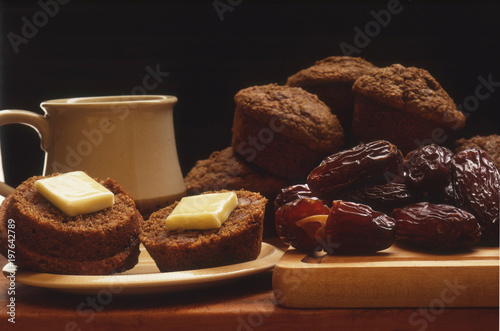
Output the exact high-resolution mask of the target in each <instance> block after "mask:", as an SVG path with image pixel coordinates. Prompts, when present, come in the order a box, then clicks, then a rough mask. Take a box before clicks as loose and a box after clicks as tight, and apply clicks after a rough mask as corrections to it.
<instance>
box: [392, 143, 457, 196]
mask: <svg viewBox="0 0 500 331" xmlns="http://www.w3.org/2000/svg"><path fill="white" fill-rule="evenodd" d="M452 159H453V152H452V151H450V150H449V149H448V148H446V147H442V146H438V145H435V144H433V145H427V146H424V147H420V148H417V149H415V150H413V151H411V152H410V153H408V154H407V155H406V157H405V159H404V162H403V165H402V174H403V177H404V178H405V183H406V184H408V186H409V187H411V188H413V189H421V190H425V191H441V190H443V189H444V188H445V187H446V186H448V185H449V184H450V167H451V160H452Z"/></svg>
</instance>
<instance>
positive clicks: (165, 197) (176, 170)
mask: <svg viewBox="0 0 500 331" xmlns="http://www.w3.org/2000/svg"><path fill="white" fill-rule="evenodd" d="M176 102H177V98H176V97H174V96H163V95H142V96H138V95H130V96H104V97H85V98H70V99H57V100H49V101H44V102H42V103H41V105H40V107H41V108H42V109H43V110H44V112H45V116H42V115H38V114H36V113H34V112H30V111H25V110H2V111H0V125H5V124H10V123H20V124H25V125H28V126H31V127H33V128H34V129H35V130H36V131H37V132H38V134H39V135H40V139H41V147H42V149H43V150H44V151H45V164H44V167H43V174H44V175H48V174H52V173H56V172H68V171H73V170H83V171H86V172H87V173H88V174H89V175H90V176H93V177H97V178H101V179H105V178H107V177H110V178H113V179H115V180H116V181H117V182H118V183H120V185H121V186H122V187H123V188H124V189H125V190H126V191H127V192H128V193H130V195H131V196H132V197H133V198H134V200H135V202H136V204H137V207H138V208H139V210H140V211H141V213H143V214H149V213H151V212H152V211H154V210H155V209H158V208H160V207H162V206H164V205H166V204H168V203H171V202H173V201H175V200H177V199H179V198H180V197H182V196H184V195H185V194H186V186H185V184H184V180H183V176H182V172H181V167H180V165H179V160H178V156H177V148H176V144H175V136H174V123H173V109H174V105H175V103H176ZM12 191H13V189H12V188H11V187H9V186H7V185H6V184H5V183H1V184H0V194H2V195H3V196H6V195H8V194H10V193H11V192H12Z"/></svg>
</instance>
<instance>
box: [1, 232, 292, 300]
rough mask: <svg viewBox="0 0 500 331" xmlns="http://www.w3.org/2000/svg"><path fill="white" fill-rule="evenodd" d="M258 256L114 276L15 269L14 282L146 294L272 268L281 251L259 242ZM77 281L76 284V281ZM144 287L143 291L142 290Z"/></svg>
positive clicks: (5, 271) (78, 290) (69, 289)
mask: <svg viewBox="0 0 500 331" xmlns="http://www.w3.org/2000/svg"><path fill="white" fill-rule="evenodd" d="M261 252H265V254H264V255H263V256H261V255H262V253H261V254H260V255H259V257H258V258H257V259H255V260H252V261H247V262H241V263H236V264H229V265H224V266H218V267H213V268H203V269H193V270H185V271H172V272H156V273H142V274H113V275H62V274H50V273H40V272H34V271H28V270H22V269H18V270H16V272H15V275H16V278H15V280H16V282H18V283H21V284H24V285H30V286H35V287H41V288H48V289H54V290H61V291H63V292H72V293H87V292H92V293H94V292H95V291H96V290H101V289H103V288H108V287H110V286H111V285H112V286H113V287H120V286H122V287H123V290H122V291H121V292H123V294H126V293H129V292H133V293H141V292H144V293H148V292H149V291H148V289H149V290H151V289H153V288H154V289H155V292H156V291H160V288H161V289H162V290H163V291H165V290H167V291H170V290H175V289H174V288H173V287H178V289H179V290H182V289H186V288H189V287H202V286H204V285H209V284H212V283H216V282H220V281H225V280H227V281H229V280H232V279H235V278H239V277H243V276H247V275H252V274H256V273H260V272H263V271H265V270H268V269H271V268H273V267H274V266H275V265H276V264H277V262H278V261H279V260H280V259H281V256H282V255H283V254H284V251H283V250H281V249H279V248H278V247H276V246H273V245H271V244H268V243H265V242H262V245H261ZM9 265H10V263H7V264H5V266H4V267H3V269H2V272H3V274H4V276H5V277H7V275H10V273H11V270H9V267H11V266H9ZM75 283H76V284H75ZM141 289H143V290H144V291H141Z"/></svg>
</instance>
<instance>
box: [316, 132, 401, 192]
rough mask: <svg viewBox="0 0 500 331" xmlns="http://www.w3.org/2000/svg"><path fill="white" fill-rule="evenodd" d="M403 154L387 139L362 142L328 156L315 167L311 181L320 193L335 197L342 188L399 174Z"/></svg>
mask: <svg viewBox="0 0 500 331" xmlns="http://www.w3.org/2000/svg"><path fill="white" fill-rule="evenodd" d="M402 159H403V156H402V154H401V152H400V151H399V150H398V149H397V147H396V146H394V145H393V144H391V143H389V142H388V141H385V140H377V141H373V142H370V143H367V144H361V145H358V146H355V147H353V148H350V149H347V150H344V151H341V152H338V153H335V154H333V155H331V156H329V157H327V158H325V159H324V160H323V161H322V162H321V163H320V165H319V166H318V167H316V168H315V169H313V170H312V171H311V173H310V174H309V176H308V178H307V184H308V185H309V188H310V189H311V191H312V192H313V193H314V194H316V196H318V197H320V198H324V199H335V198H337V197H338V196H337V194H338V192H339V191H341V190H344V189H346V188H349V187H352V186H353V185H356V184H359V183H361V182H363V183H365V182H366V181H368V180H369V179H372V178H375V177H379V176H380V177H382V178H383V177H384V175H387V174H390V175H393V176H396V175H397V174H398V173H399V171H398V168H399V166H400V162H402Z"/></svg>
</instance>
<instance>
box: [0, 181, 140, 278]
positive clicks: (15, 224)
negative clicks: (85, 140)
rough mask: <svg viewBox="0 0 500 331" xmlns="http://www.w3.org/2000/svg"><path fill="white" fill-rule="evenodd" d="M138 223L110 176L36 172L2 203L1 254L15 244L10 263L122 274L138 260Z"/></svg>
mask: <svg viewBox="0 0 500 331" xmlns="http://www.w3.org/2000/svg"><path fill="white" fill-rule="evenodd" d="M141 222H142V216H141V214H140V213H139V212H138V211H137V208H136V206H135V204H134V201H133V199H132V198H131V197H130V195H129V194H128V193H126V192H125V191H124V190H123V189H122V187H121V186H120V185H119V184H118V183H117V182H116V181H114V180H112V179H109V178H108V179H106V180H99V179H94V178H91V177H89V176H88V175H87V174H86V173H84V172H81V171H75V172H70V173H65V174H54V175H51V176H46V177H42V176H35V177H32V178H30V179H28V180H26V181H25V182H23V183H22V184H21V185H19V186H18V187H17V188H16V190H15V191H14V193H13V194H11V195H10V196H8V197H7V198H6V199H5V200H4V201H3V202H2V205H1V207H0V252H1V253H2V255H4V256H6V257H7V256H8V254H7V253H8V250H9V249H12V247H14V246H13V245H12V244H13V243H14V244H15V253H16V254H15V261H14V264H16V265H17V266H18V267H20V268H22V269H25V270H32V271H37V272H46V273H55V274H73V275H105V274H110V273H114V272H121V271H125V270H126V269H129V268H131V267H133V266H134V265H135V264H136V263H137V258H138V255H139V243H140V242H139V231H140V223H141ZM9 230H14V231H15V232H14V231H10V232H9ZM12 233H15V242H13V241H9V239H10V238H12V236H9V234H12Z"/></svg>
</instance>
